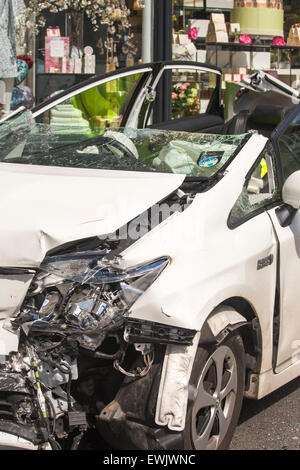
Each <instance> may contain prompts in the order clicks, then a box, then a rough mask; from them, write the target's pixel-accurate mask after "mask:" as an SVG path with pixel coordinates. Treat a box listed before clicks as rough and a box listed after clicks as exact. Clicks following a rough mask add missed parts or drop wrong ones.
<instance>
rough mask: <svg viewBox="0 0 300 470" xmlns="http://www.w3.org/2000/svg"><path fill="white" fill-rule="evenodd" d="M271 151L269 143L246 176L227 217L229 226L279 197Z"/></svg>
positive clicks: (247, 217) (239, 221)
mask: <svg viewBox="0 0 300 470" xmlns="http://www.w3.org/2000/svg"><path fill="white" fill-rule="evenodd" d="M273 153H274V152H273V147H272V146H271V144H270V143H269V144H268V145H267V147H266V148H265V150H264V151H263V153H262V154H261V156H260V158H259V159H258V160H257V162H256V164H255V166H254V168H253V169H252V171H251V173H250V175H248V177H247V178H246V182H245V184H244V187H243V190H242V192H241V194H240V195H239V197H238V199H237V201H236V203H235V204H234V206H233V208H232V210H231V213H230V216H229V219H228V225H229V226H230V227H231V228H234V227H235V226H237V225H240V224H241V223H242V222H244V221H245V220H248V219H249V218H250V217H251V216H252V215H254V214H256V213H257V211H260V210H263V209H264V208H265V207H267V206H269V204H270V203H272V202H275V201H276V200H278V199H279V191H278V185H277V182H276V176H275V166H274V156H273Z"/></svg>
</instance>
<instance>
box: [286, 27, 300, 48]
mask: <svg viewBox="0 0 300 470" xmlns="http://www.w3.org/2000/svg"><path fill="white" fill-rule="evenodd" d="M287 45H288V46H300V23H297V24H293V25H292V26H291V28H290V32H289V36H288V38H287Z"/></svg>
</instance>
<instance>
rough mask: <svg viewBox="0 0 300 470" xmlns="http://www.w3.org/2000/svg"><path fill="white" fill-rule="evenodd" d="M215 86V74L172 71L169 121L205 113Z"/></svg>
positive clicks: (186, 70) (197, 71)
mask: <svg viewBox="0 0 300 470" xmlns="http://www.w3.org/2000/svg"><path fill="white" fill-rule="evenodd" d="M216 85H217V76H216V74H215V73H212V72H208V71H201V70H196V69H194V70H193V69H172V97H171V98H172V99H171V119H179V118H182V117H188V116H195V115H197V114H202V113H205V112H206V111H207V108H208V105H209V102H210V100H211V97H212V95H213V93H214V91H215V88H216Z"/></svg>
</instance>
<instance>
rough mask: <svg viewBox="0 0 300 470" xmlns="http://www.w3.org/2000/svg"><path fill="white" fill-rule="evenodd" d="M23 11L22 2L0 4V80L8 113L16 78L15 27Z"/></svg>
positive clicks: (12, 0) (9, 1) (3, 1)
mask: <svg viewBox="0 0 300 470" xmlns="http://www.w3.org/2000/svg"><path fill="white" fill-rule="evenodd" d="M24 9H25V5H24V2H23V0H2V1H1V2H0V44H1V54H0V79H1V78H2V79H3V80H4V82H5V93H4V97H5V103H4V110H5V111H9V109H10V102H11V95H12V89H13V84H14V77H16V76H17V73H18V72H17V51H16V26H17V23H18V20H19V18H20V16H21V15H22V13H23V11H24Z"/></svg>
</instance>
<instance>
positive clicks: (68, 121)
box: [36, 72, 145, 132]
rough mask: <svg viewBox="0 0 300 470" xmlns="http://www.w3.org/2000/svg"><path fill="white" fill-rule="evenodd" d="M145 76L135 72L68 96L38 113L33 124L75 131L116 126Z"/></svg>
mask: <svg viewBox="0 0 300 470" xmlns="http://www.w3.org/2000/svg"><path fill="white" fill-rule="evenodd" d="M144 78H145V73H144V72H138V73H134V74H131V75H124V76H121V77H116V78H113V79H109V80H107V81H102V82H100V84H99V83H98V84H97V85H95V86H88V87H83V90H82V91H81V92H80V91H79V92H78V91H77V92H76V93H73V94H71V96H68V97H66V99H64V100H59V102H58V103H57V104H56V105H55V104H54V105H53V106H50V107H49V109H47V111H45V112H43V113H42V114H40V115H39V116H38V117H37V118H36V121H37V122H38V123H41V124H50V125H51V126H52V127H54V126H55V127H57V128H62V127H63V126H67V128H68V131H70V128H72V129H73V130H74V131H75V132H77V131H79V132H89V131H90V130H95V129H98V128H99V129H103V128H106V127H119V126H120V125H121V122H122V119H123V116H124V114H125V113H126V111H127V107H128V104H129V102H130V100H131V98H132V97H133V95H134V93H135V91H136V89H137V87H138V86H139V84H140V82H141V81H142V80H144Z"/></svg>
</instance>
